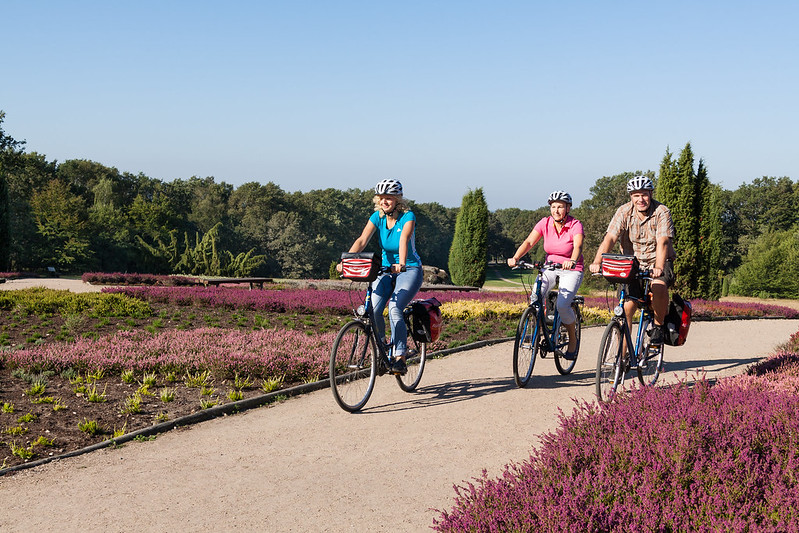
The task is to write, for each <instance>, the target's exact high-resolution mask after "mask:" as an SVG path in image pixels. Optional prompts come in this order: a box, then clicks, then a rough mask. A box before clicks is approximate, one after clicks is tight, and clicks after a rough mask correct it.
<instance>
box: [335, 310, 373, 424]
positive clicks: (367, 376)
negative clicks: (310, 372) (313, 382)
mask: <svg viewBox="0 0 799 533" xmlns="http://www.w3.org/2000/svg"><path fill="white" fill-rule="evenodd" d="M376 377H377V345H376V344H375V340H374V337H372V335H370V332H369V330H368V329H367V328H366V326H365V325H364V323H363V322H361V321H359V320H353V321H352V322H350V323H349V324H347V325H345V326H344V327H343V328H341V331H339V332H338V336H337V337H336V340H335V342H334V343H333V349H332V351H331V352H330V388H331V390H332V391H333V397H334V398H335V399H336V403H338V405H339V407H341V408H342V409H344V410H345V411H349V412H351V413H353V412H355V411H358V410H359V409H361V408H362V407H363V406H364V405H366V402H367V401H368V400H369V396H371V395H372V390H374V387H375V378H376Z"/></svg>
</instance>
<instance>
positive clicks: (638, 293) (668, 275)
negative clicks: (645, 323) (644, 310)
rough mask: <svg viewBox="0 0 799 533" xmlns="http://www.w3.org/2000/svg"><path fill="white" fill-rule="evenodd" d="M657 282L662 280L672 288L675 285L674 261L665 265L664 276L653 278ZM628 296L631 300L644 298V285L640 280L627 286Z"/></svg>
mask: <svg viewBox="0 0 799 533" xmlns="http://www.w3.org/2000/svg"><path fill="white" fill-rule="evenodd" d="M653 279H656V280H660V281H662V282H664V283H665V284H666V287H671V286H673V285H674V261H672V260H671V259H668V260H666V262H665V263H664V264H663V274H662V275H660V276H658V277H656V278H653ZM627 294H628V295H629V296H630V297H631V298H635V299H637V300H640V299H642V298H643V296H644V287H643V283H642V282H641V281H640V280H637V281H636V282H635V283H630V284H628V285H627Z"/></svg>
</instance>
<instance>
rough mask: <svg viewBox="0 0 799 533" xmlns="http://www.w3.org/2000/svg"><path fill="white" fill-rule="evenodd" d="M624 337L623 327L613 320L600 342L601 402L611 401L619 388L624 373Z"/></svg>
mask: <svg viewBox="0 0 799 533" xmlns="http://www.w3.org/2000/svg"><path fill="white" fill-rule="evenodd" d="M623 349H624V335H623V333H622V329H621V325H620V324H619V323H618V322H617V321H616V320H613V321H612V322H611V323H610V324H608V326H607V327H606V328H605V332H604V333H603V334H602V340H601V341H600V342H599V356H598V358H597V362H596V378H595V383H596V396H597V398H598V399H599V401H603V400H604V401H607V400H609V399H610V398H611V397H612V396H613V395H614V394H615V393H616V389H617V388H618V387H619V383H620V382H621V377H622V373H623V372H624V369H623V368H622V359H623V358H622V350H623Z"/></svg>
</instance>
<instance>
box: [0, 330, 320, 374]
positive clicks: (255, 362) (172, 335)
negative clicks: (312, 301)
mask: <svg viewBox="0 0 799 533" xmlns="http://www.w3.org/2000/svg"><path fill="white" fill-rule="evenodd" d="M335 337H336V333H322V334H314V335H308V334H306V333H303V332H300V331H295V330H284V329H272V330H259V331H244V332H243V331H239V330H227V329H217V328H203V329H195V330H191V331H180V330H170V331H165V332H163V333H160V334H157V335H151V334H149V333H146V332H143V331H120V332H118V333H116V334H115V335H113V336H108V337H102V338H100V339H98V340H94V341H90V340H87V339H80V340H78V341H76V342H74V343H53V344H45V345H40V346H34V347H32V348H27V349H23V350H17V351H14V352H8V353H4V354H2V357H3V359H4V360H5V362H6V363H8V364H10V365H14V366H17V367H22V368H29V369H40V370H54V371H56V372H59V371H61V370H64V369H67V368H70V367H71V368H74V369H77V370H92V371H94V370H98V369H100V370H103V371H105V372H108V373H121V372H122V371H123V370H135V371H146V372H154V371H161V370H168V371H176V372H186V371H191V372H194V371H202V370H207V369H210V370H214V371H218V372H221V373H223V374H225V375H233V374H235V373H236V372H238V373H240V374H247V375H252V376H255V377H268V376H279V375H284V374H285V376H286V378H285V379H286V381H288V382H291V381H297V380H302V379H307V378H311V377H317V376H319V375H321V374H322V373H323V372H325V371H326V369H327V364H328V362H329V360H330V347H331V346H332V345H333V341H334V340H335Z"/></svg>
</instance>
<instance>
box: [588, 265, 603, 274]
mask: <svg viewBox="0 0 799 533" xmlns="http://www.w3.org/2000/svg"><path fill="white" fill-rule="evenodd" d="M600 268H602V263H591V264H590V265H588V269H589V270H590V271H591V273H592V274H599V269H600Z"/></svg>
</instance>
